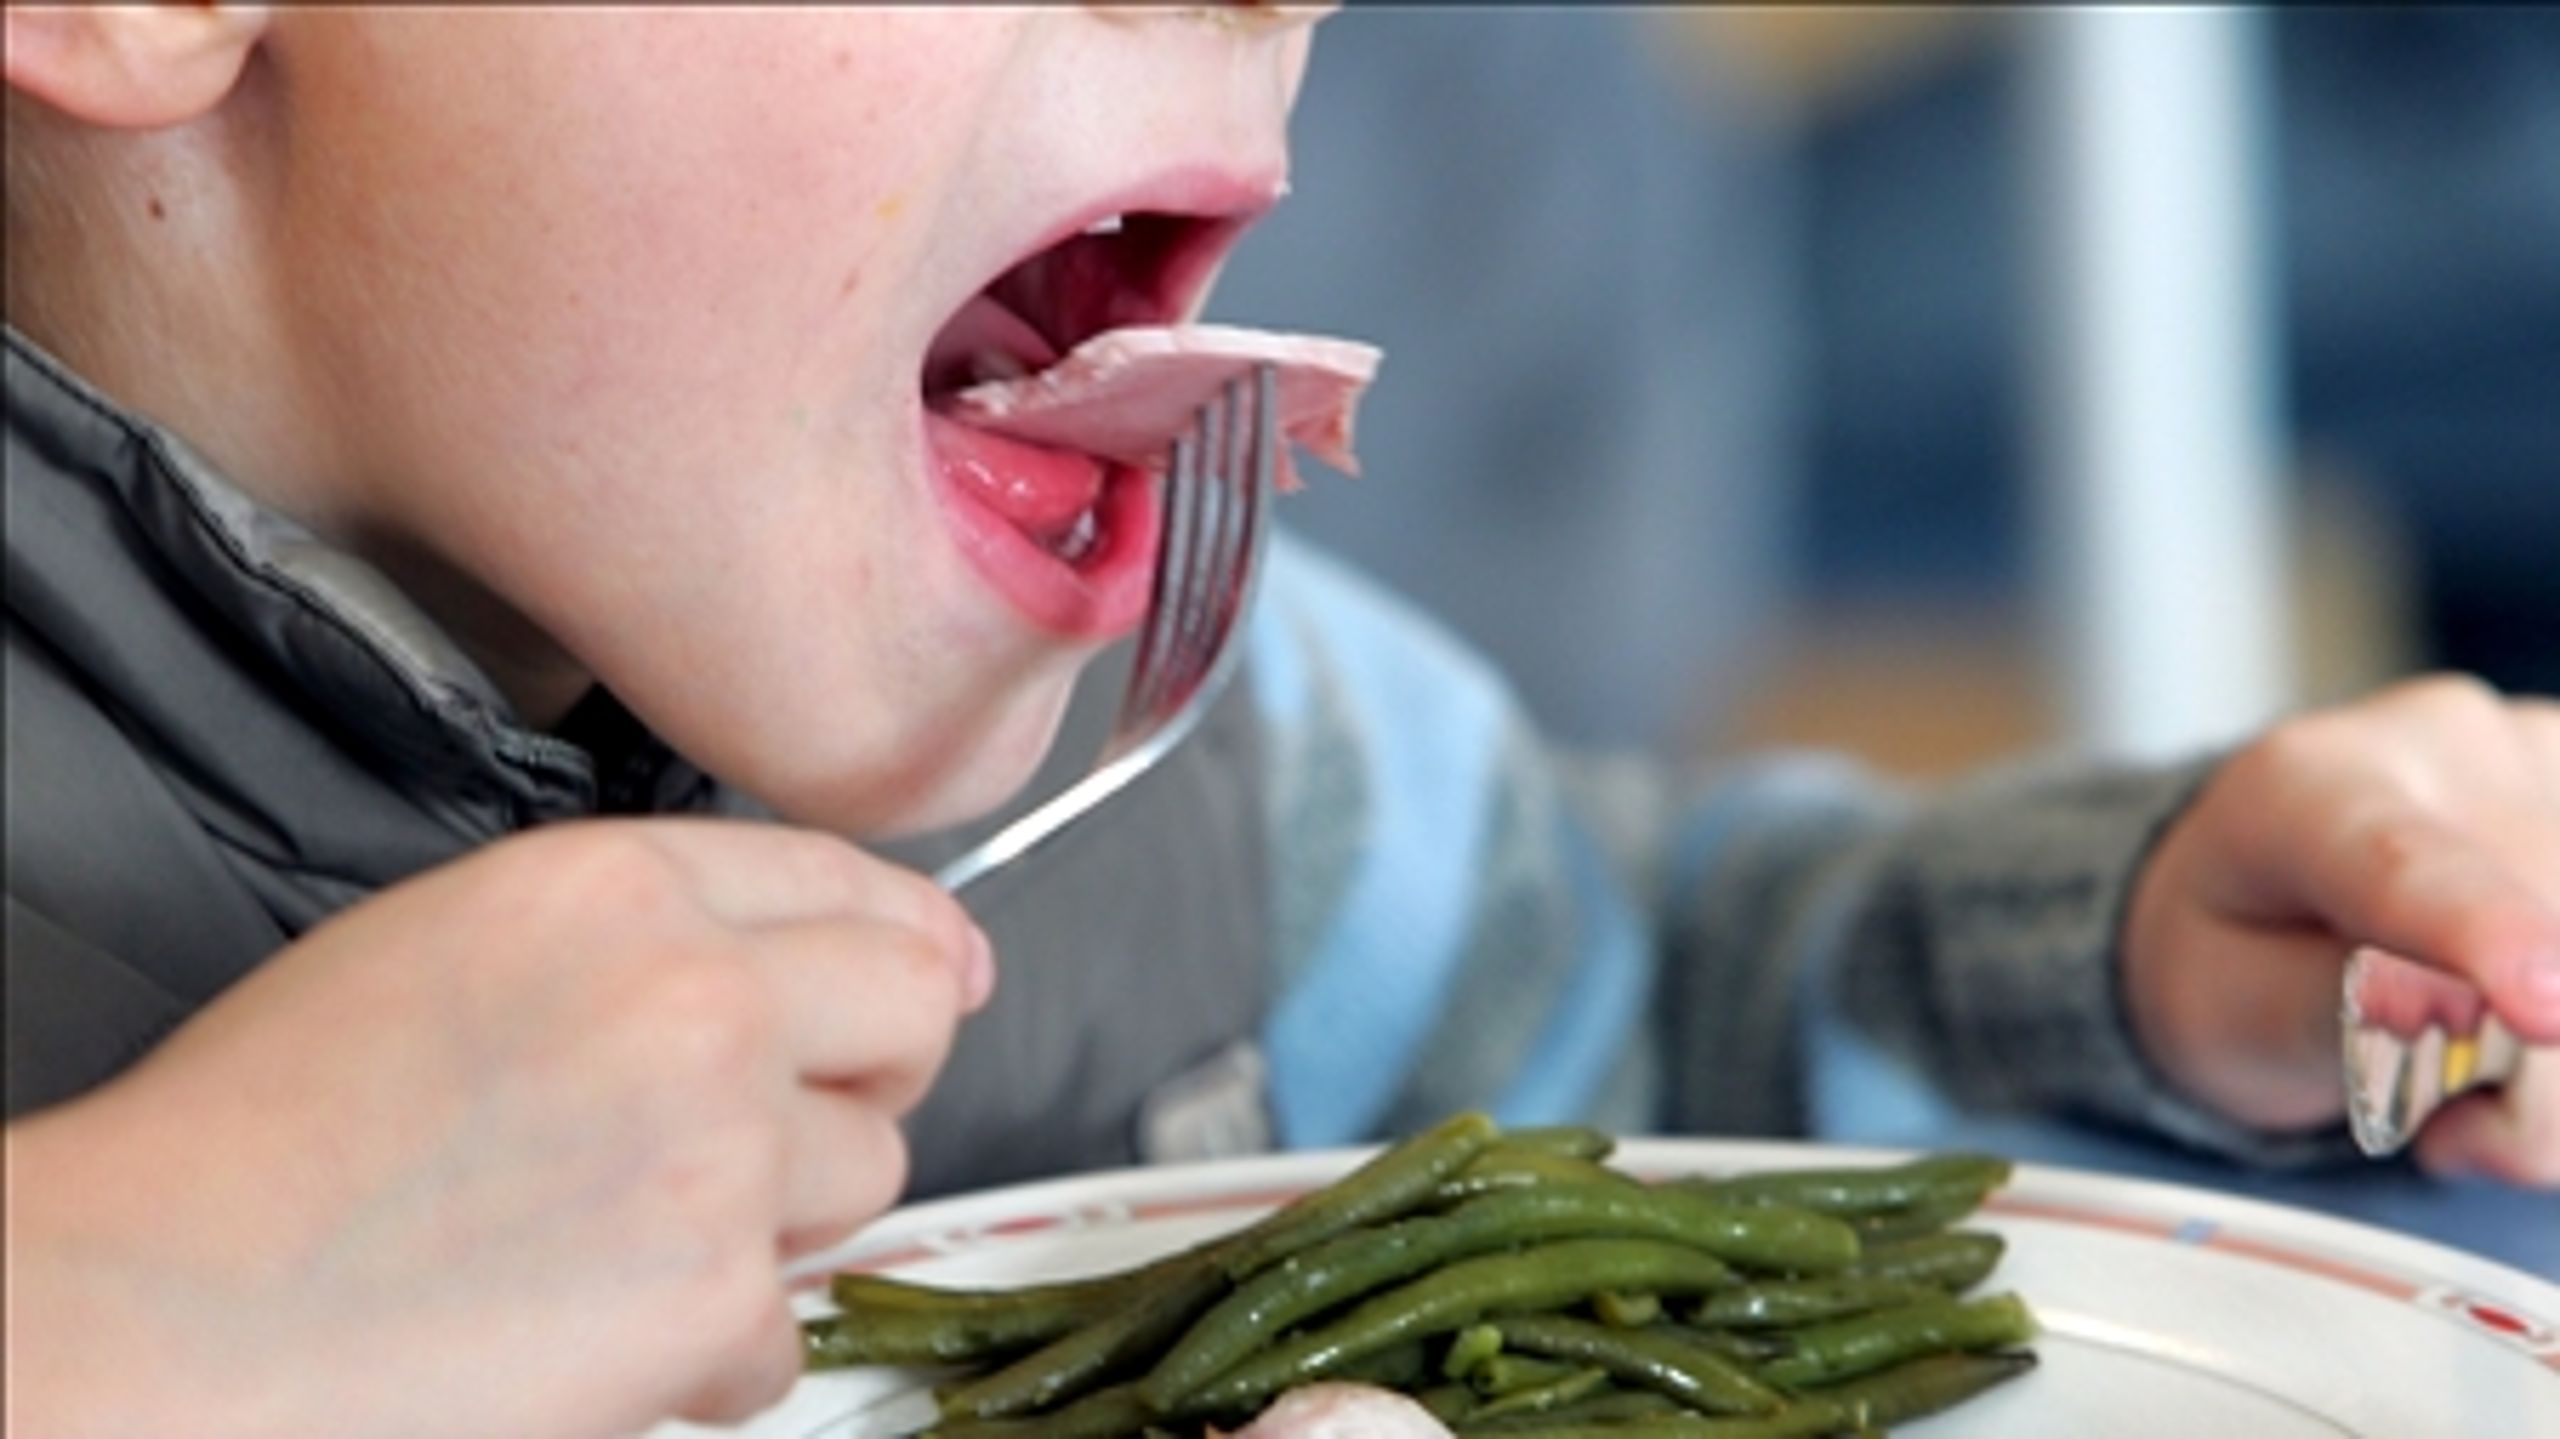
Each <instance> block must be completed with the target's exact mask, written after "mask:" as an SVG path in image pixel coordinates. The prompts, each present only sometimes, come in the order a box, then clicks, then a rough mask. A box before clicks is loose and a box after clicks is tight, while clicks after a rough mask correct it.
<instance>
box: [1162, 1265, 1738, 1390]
mask: <svg viewBox="0 0 2560 1439" xmlns="http://www.w3.org/2000/svg"><path fill="white" fill-rule="evenodd" d="M1732 1282H1733V1271H1732V1270H1730V1269H1728V1268H1726V1267H1725V1266H1724V1265H1723V1264H1722V1263H1720V1262H1719V1261H1717V1260H1716V1259H1714V1258H1713V1257H1711V1256H1709V1255H1705V1254H1701V1253H1699V1252H1698V1251H1696V1250H1694V1249H1689V1248H1684V1247H1681V1246H1679V1245H1674V1244H1665V1243H1662V1242H1660V1241H1657V1240H1642V1239H1567V1240H1562V1241H1559V1242H1557V1243H1553V1244H1544V1245H1538V1246H1535V1247H1532V1248H1529V1249H1523V1250H1519V1251H1517V1252H1513V1253H1508V1254H1486V1255H1479V1256H1477V1257H1475V1258H1472V1259H1462V1260H1459V1261H1458V1262H1456V1263H1454V1264H1450V1265H1447V1266H1446V1267H1444V1268H1441V1269H1439V1270H1437V1271H1435V1272H1433V1273H1430V1274H1427V1275H1425V1276H1423V1277H1422V1278H1419V1279H1416V1280H1413V1281H1411V1282H1410V1283H1407V1284H1403V1285H1400V1286H1398V1287H1397V1288H1394V1289H1391V1290H1388V1291H1387V1292H1385V1293H1383V1294H1379V1295H1376V1296H1373V1297H1372V1298H1370V1299H1368V1300H1366V1301H1364V1302H1362V1303H1361V1304H1360V1305H1359V1306H1358V1307H1357V1308H1355V1309H1353V1310H1352V1311H1351V1313H1350V1314H1349V1315H1347V1316H1345V1317H1343V1318H1341V1319H1338V1320H1336V1321H1334V1322H1333V1323H1332V1324H1329V1325H1327V1326H1325V1327H1324V1328H1322V1329H1318V1330H1314V1331H1312V1332H1309V1333H1305V1334H1300V1335H1298V1336H1296V1337H1294V1338H1291V1339H1287V1340H1284V1341H1282V1342H1281V1343H1279V1344H1277V1345H1274V1346H1272V1347H1270V1348H1268V1349H1266V1350H1264V1351H1263V1352H1262V1353H1260V1354H1257V1355H1255V1356H1254V1357H1252V1358H1250V1359H1247V1360H1245V1361H1244V1362H1243V1363H1241V1364H1238V1365H1237V1366H1235V1367H1234V1368H1232V1369H1230V1370H1228V1371H1227V1372H1226V1373H1225V1374H1223V1375H1221V1376H1220V1377H1218V1378H1217V1379H1215V1380H1212V1381H1211V1382H1210V1383H1209V1384H1207V1385H1206V1386H1204V1387H1203V1388H1201V1389H1199V1390H1197V1391H1195V1392H1194V1393H1192V1394H1191V1395H1190V1396H1188V1397H1187V1398H1185V1399H1183V1400H1181V1401H1180V1402H1179V1404H1178V1406H1177V1407H1178V1408H1180V1409H1182V1410H1186V1411H1192V1412H1223V1411H1228V1410H1233V1409H1238V1408H1242V1407H1244V1406H1248V1405H1251V1404H1254V1403H1257V1402H1259V1401H1260V1400H1262V1399H1263V1398H1265V1397H1266V1396H1268V1395H1271V1394H1273V1393H1276V1392H1278V1391H1279V1390H1281V1389H1283V1388H1286V1387H1287V1386H1289V1385H1291V1384H1296V1383H1301V1382H1304V1381H1306V1380H1309V1379H1313V1378H1317V1377H1319V1376H1321V1375H1325V1374H1329V1373H1332V1372H1334V1371H1335V1370H1337V1369H1340V1368H1341V1367H1342V1366H1343V1365H1345V1364H1347V1363H1349V1362H1351V1361H1352V1360H1355V1359H1358V1358H1359V1357H1361V1356H1362V1355H1364V1354H1370V1353H1374V1352H1376V1351H1377V1350H1380V1349H1383V1348H1385V1347H1387V1346H1388V1345H1390V1344H1394V1343H1397V1342H1400V1341H1402V1340H1405V1339H1413V1338H1420V1337H1423V1336H1426V1335H1431V1334H1442V1333H1447V1332H1448V1331H1450V1330H1452V1329H1457V1328H1461V1327H1463V1326H1465V1325H1468V1324H1472V1323H1474V1322H1476V1321H1477V1320H1478V1319H1479V1318H1482V1317H1483V1316H1485V1315H1487V1314H1496V1313H1516V1312H1519V1311H1521V1310H1528V1309H1544V1308H1553V1307H1555V1306H1557V1305H1560V1304H1570V1303H1577V1302H1579V1301H1581V1300H1584V1299H1587V1298H1589V1297H1590V1296H1591V1295H1593V1294H1596V1293H1598V1292H1600V1291H1601V1290H1604V1289H1629V1288H1644V1289H1655V1290H1659V1291H1662V1292H1664V1293H1672V1294H1699V1293H1703V1292H1705V1291H1707V1290H1711V1289H1721V1288H1723V1287H1724V1286H1726V1285H1727V1284H1730V1283H1732Z"/></svg>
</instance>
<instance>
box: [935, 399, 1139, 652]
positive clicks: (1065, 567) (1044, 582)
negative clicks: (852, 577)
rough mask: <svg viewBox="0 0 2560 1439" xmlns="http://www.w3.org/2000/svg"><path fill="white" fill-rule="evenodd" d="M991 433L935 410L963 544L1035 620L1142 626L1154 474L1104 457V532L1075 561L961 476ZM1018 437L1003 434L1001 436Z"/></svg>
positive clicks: (950, 505)
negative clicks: (960, 464) (964, 462)
mask: <svg viewBox="0 0 2560 1439" xmlns="http://www.w3.org/2000/svg"><path fill="white" fill-rule="evenodd" d="M989 439H990V437H988V436H986V435H984V434H982V433H981V432H979V431H978V430H975V429H973V428H971V427H970V426H967V425H963V424H961V423H959V422H958V421H956V420H950V419H945V418H944V417H942V416H941V415H937V414H934V413H933V412H931V411H930V410H928V411H926V412H925V417H924V440H925V454H926V460H927V463H928V465H929V466H930V467H931V469H932V471H933V475H934V481H935V489H936V491H937V492H938V493H939V494H940V496H941V498H942V513H943V515H944V516H945V517H946V518H947V519H948V521H949V522H950V525H951V528H952V532H953V535H954V537H955V538H956V539H957V540H958V541H959V544H960V550H961V552H962V553H963V554H966V555H967V556H968V557H969V562H970V564H971V565H973V566H974V567H975V568H976V569H977V571H978V573H979V575H981V576H982V577H984V578H985V579H986V581H987V582H988V584H989V585H990V586H992V587H993V588H994V589H995V591H996V593H998V594H1000V595H1002V596H1003V597H1004V598H1005V600H1006V601H1007V602H1008V603H1010V604H1011V605H1012V606H1013V608H1014V610H1015V611H1016V612H1017V613H1019V614H1020V615H1021V616H1022V617H1023V618H1024V619H1025V620H1028V621H1029V622H1030V623H1031V624H1032V625H1033V626H1034V627H1035V628H1037V629H1040V630H1042V631H1045V632H1047V633H1049V634H1052V635H1055V636H1057V637H1059V638H1062V639H1069V640H1077V641H1100V640H1109V639H1113V638H1116V637H1118V636H1120V635H1124V634H1127V633H1128V632H1129V631H1130V630H1132V629H1135V628H1136V627H1137V625H1138V621H1140V620H1141V619H1143V618H1145V616H1146V612H1147V602H1148V590H1149V586H1150V581H1151V579H1152V578H1153V575H1154V571H1155V552H1156V528H1157V525H1158V522H1159V518H1160V517H1159V514H1158V512H1157V508H1156V495H1155V484H1154V481H1153V480H1151V479H1150V478H1149V477H1148V476H1147V475H1146V474H1145V473H1144V472H1143V471H1140V470H1136V469H1132V468H1130V467H1128V466H1126V465H1114V464H1107V463H1106V462H1102V461H1095V462H1094V463H1098V464H1105V465H1106V468H1105V473H1104V475H1103V479H1102V492H1101V497H1100V499H1098V500H1097V501H1096V502H1095V504H1094V518H1095V519H1096V520H1097V521H1099V522H1100V525H1101V531H1102V533H1101V536H1100V538H1099V539H1097V540H1096V541H1095V543H1094V546H1093V548H1092V549H1091V550H1090V551H1089V552H1088V553H1086V555H1085V556H1084V557H1083V558H1082V559H1080V560H1076V561H1074V562H1072V563H1070V562H1068V561H1066V560H1063V559H1060V558H1059V557H1058V556H1056V555H1054V554H1052V553H1050V552H1049V550H1048V549H1047V548H1045V547H1044V546H1042V545H1041V544H1040V543H1039V542H1038V541H1036V540H1034V539H1032V538H1031V536H1029V535H1027V534H1025V533H1023V531H1022V530H1021V529H1020V528H1019V527H1018V526H1016V525H1015V524H1014V523H1013V522H1012V521H1011V520H1009V519H1007V518H1006V517H1005V516H1004V515H1002V514H1000V513H998V512H997V511H996V510H995V509H994V508H993V507H992V506H990V505H988V504H987V502H986V501H985V500H983V499H980V498H979V497H978V496H977V495H976V494H974V493H972V492H971V491H970V489H969V488H968V487H967V486H965V485H963V484H961V483H960V482H959V481H957V480H955V479H953V478H952V475H951V466H952V463H953V457H955V456H958V455H962V454H967V455H971V456H973V457H977V458H979V459H980V460H981V462H985V457H986V456H987V455H988V452H989ZM1011 443H1012V442H1004V441H998V442H996V444H998V445H1010V444H1011Z"/></svg>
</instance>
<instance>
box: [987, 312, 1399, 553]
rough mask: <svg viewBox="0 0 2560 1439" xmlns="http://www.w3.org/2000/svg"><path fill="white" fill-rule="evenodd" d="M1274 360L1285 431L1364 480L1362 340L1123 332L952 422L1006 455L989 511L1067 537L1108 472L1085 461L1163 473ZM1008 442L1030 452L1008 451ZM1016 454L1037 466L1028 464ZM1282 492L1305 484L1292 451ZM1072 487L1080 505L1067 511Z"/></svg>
mask: <svg viewBox="0 0 2560 1439" xmlns="http://www.w3.org/2000/svg"><path fill="white" fill-rule="evenodd" d="M1263 363H1269V364H1271V365H1273V366H1275V367H1276V369H1277V371H1278V382H1279V383H1278V390H1279V401H1280V427H1281V432H1282V433H1283V434H1284V435H1286V436H1287V437H1288V439H1289V440H1290V442H1291V443H1293V444H1297V445H1303V446H1305V447H1306V448H1307V449H1308V450H1309V451H1310V452H1311V453H1313V454H1314V455H1315V456H1316V457H1317V458H1318V459H1320V460H1323V461H1324V462H1325V463H1327V464H1329V465H1332V466H1333V467H1334V468H1336V469H1339V470H1342V471H1344V472H1345V473H1347V474H1358V473H1359V468H1360V467H1359V462H1358V461H1357V460H1356V459H1355V458H1354V457H1353V455H1352V451H1351V425H1352V418H1353V413H1354V411H1355V410H1356V409H1357V407H1358V405H1359V402H1360V393H1361V391H1362V390H1364V389H1366V388H1367V387H1368V384H1369V380H1370V378H1371V377H1372V376H1373V375H1375V374H1376V373H1377V368H1378V352H1377V350H1376V349H1374V348H1372V347H1370V346H1368V345H1363V344H1358V343H1355V342H1353V341H1350V340H1331V339H1325V338H1323V337H1321V336H1315V335H1283V334H1273V333H1269V332H1266V331H1261V330H1244V329H1238V328H1235V327H1233V326H1229V325H1174V326H1142V327H1132V328H1129V329H1123V330H1111V331H1107V332H1105V333H1103V334H1100V335H1096V336H1094V337H1093V338H1092V339H1090V340H1087V341H1085V342H1084V343H1083V344H1081V345H1078V346H1077V347H1076V348H1075V349H1073V350H1071V351H1069V352H1068V353H1067V355H1066V357H1065V358H1064V359H1061V360H1059V361H1058V362H1057V363H1055V364H1053V365H1051V366H1049V367H1048V368H1046V369H1044V370H1042V371H1040V372H1039V373H1038V374H1034V375H1026V376H1023V377H1022V378H1019V379H1009V380H991V381H988V382H986V383H984V384H979V385H973V386H971V387H969V388H968V389H965V390H961V391H959V392H958V393H957V394H954V395H952V396H951V397H950V400H949V403H948V405H947V406H946V407H945V408H946V410H947V412H948V414H949V416H950V418H951V419H953V420H957V421H959V422H961V425H963V426H966V427H969V428H972V429H975V430H977V431H980V432H981V436H980V438H981V440H982V442H983V443H985V444H987V445H990V446H999V445H1000V446H1003V449H1001V450H999V451H991V452H990V453H991V454H994V455H997V456H1000V457H1003V463H1002V464H1001V465H999V466H997V467H995V468H993V469H990V470H988V471H987V472H986V481H987V483H988V484H989V485H990V486H991V487H992V488H994V489H996V490H1000V491H1003V492H1004V498H1003V499H1002V500H1001V501H999V500H998V499H996V498H995V497H993V496H989V503H990V504H995V505H996V506H997V507H998V508H999V509H1000V510H1002V511H1003V513H1005V514H1007V515H1008V516H1012V515H1016V514H1019V513H1029V512H1031V511H1033V510H1036V511H1037V512H1038V513H1040V514H1041V515H1043V516H1046V517H1048V518H1047V521H1046V525H1047V527H1048V528H1052V529H1055V528H1059V527H1062V526H1064V525H1065V524H1067V523H1069V522H1072V521H1073V519H1074V518H1075V516H1076V515H1077V514H1079V513H1081V512H1082V511H1083V509H1084V508H1085V507H1087V506H1089V505H1090V504H1091V503H1092V502H1093V498H1094V494H1095V491H1096V488H1097V487H1098V486H1099V485H1100V483H1101V478H1100V470H1099V468H1098V467H1096V466H1094V465H1093V462H1092V460H1091V459H1084V458H1083V457H1086V456H1094V457H1099V458H1101V459H1107V460H1117V461H1119V462H1120V463H1122V464H1127V465H1135V466H1139V467H1142V468H1147V469H1161V468H1163V465H1164V461H1165V454H1166V451H1167V450H1168V449H1169V448H1170V447H1171V446H1172V444H1173V440H1174V437H1175V436H1176V435H1179V434H1182V433H1183V432H1185V431H1187V430H1189V429H1190V428H1191V423H1192V420H1193V418H1194V416H1196V415H1197V414H1198V413H1199V410H1200V407H1201V406H1202V405H1205V404H1207V403H1208V402H1209V400H1210V399H1211V398H1212V397H1214V396H1215V395H1216V394H1217V393H1218V390H1219V387H1221V386H1223V385H1225V384H1226V383H1227V381H1229V380H1231V379H1234V378H1235V377H1236V376H1238V375H1241V374H1244V373H1246V372H1247V371H1249V370H1251V369H1252V368H1253V367H1254V366H1255V365H1257V364H1263ZM1003 437H1010V439H1012V440H1019V441H1027V442H1028V443H1027V444H1018V445H1017V444H1008V443H1006V439H1005V438H1003ZM1043 447H1045V450H1046V454H1047V455H1048V457H1049V461H1050V462H1051V467H1050V468H1048V469H1037V470H1035V468H1034V467H1032V466H1030V465H1029V464H1028V461H1029V460H1030V458H1031V457H1034V456H1040V455H1042V454H1043ZM1059 451H1068V452H1072V453H1071V454H1067V455H1060V454H1059V453H1058V452H1059ZM1016 456H1019V457H1021V458H1022V460H1023V461H1025V463H1024V464H1022V465H1017V464H1016V463H1015V460H1014V458H1013V457H1016ZM1068 460H1082V463H1083V465H1084V467H1085V469H1084V470H1083V471H1081V472H1079V474H1078V476H1076V477H1074V478H1072V479H1070V478H1069V477H1068V476H1066V474H1065V471H1064V468H1063V467H1061V466H1058V465H1056V464H1055V463H1054V462H1057V461H1068ZM961 478H962V479H963V481H964V482H970V480H969V477H967V476H962V477H961ZM1280 485H1281V488H1283V489H1294V488H1296V487H1297V474H1296V471H1295V469H1294V468H1293V467H1292V466H1291V464H1290V462H1289V451H1288V447H1287V446H1283V447H1282V449H1281V456H1280ZM1070 489H1072V490H1073V494H1072V499H1073V504H1072V506H1071V507H1068V508H1064V509H1063V511H1061V509H1060V508H1059V507H1061V506H1068V504H1069V500H1070V498H1071V497H1070V494H1069V491H1070ZM1007 505H1013V506H1019V507H1021V508H1020V509H1018V510H1017V509H1012V508H1005V507H1006V506H1007ZM1016 523H1019V524H1024V525H1025V527H1026V528H1030V527H1031V525H1030V524H1029V523H1028V522H1026V521H1022V520H1017V521H1016Z"/></svg>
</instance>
